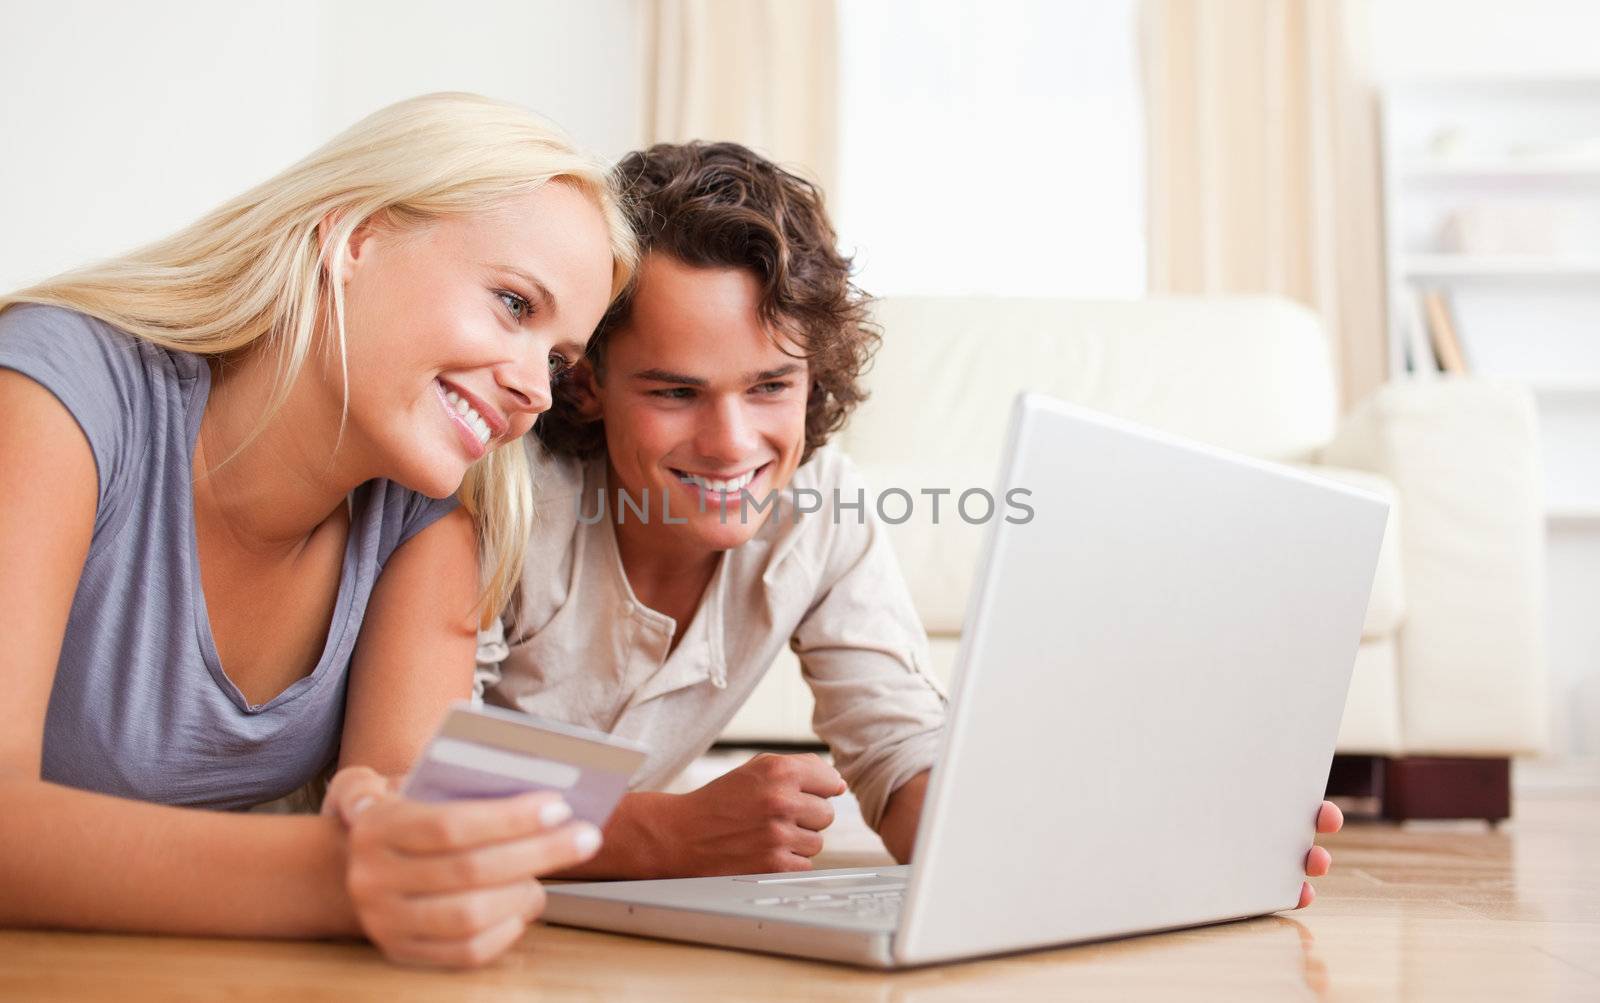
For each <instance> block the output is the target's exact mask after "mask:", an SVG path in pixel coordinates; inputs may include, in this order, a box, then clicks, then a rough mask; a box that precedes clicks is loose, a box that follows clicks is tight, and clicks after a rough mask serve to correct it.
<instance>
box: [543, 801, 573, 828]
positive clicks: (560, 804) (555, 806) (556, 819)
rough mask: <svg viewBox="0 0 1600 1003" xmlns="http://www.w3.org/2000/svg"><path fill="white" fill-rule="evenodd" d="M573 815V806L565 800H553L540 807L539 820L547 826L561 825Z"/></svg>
mask: <svg viewBox="0 0 1600 1003" xmlns="http://www.w3.org/2000/svg"><path fill="white" fill-rule="evenodd" d="M571 817H572V806H571V805H569V804H567V803H566V802H565V801H552V802H550V803H549V804H547V805H545V806H544V807H543V808H540V809H539V821H540V822H542V823H544V826H545V828H547V829H548V828H551V827H552V826H557V825H560V824H561V823H562V822H565V821H566V820H567V819H569V818H571Z"/></svg>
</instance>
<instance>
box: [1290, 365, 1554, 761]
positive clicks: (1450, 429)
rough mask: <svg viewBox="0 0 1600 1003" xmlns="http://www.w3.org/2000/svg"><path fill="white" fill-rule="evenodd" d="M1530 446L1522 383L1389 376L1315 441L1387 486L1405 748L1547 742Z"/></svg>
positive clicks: (1466, 750) (1528, 748)
mask: <svg viewBox="0 0 1600 1003" xmlns="http://www.w3.org/2000/svg"><path fill="white" fill-rule="evenodd" d="M1539 457H1540V454H1539V442H1538V425H1537V416H1536V411H1535V408H1534V403H1533V398H1532V395H1531V394H1530V393H1529V392H1528V390H1527V389H1526V388H1524V387H1521V386H1519V385H1516V384H1512V383H1505V382H1499V381H1493V380H1485V379H1472V378H1452V379H1444V380H1438V381H1432V382H1428V383H1394V384H1390V385H1388V386H1386V387H1384V388H1383V389H1381V390H1379V391H1378V393H1376V394H1375V395H1373V396H1372V397H1371V398H1369V399H1368V400H1366V401H1365V402H1363V403H1362V404H1361V405H1360V406H1359V407H1357V409H1356V410H1355V411H1354V412H1353V413H1352V414H1351V415H1350V416H1349V417H1348V418H1347V419H1346V420H1345V422H1344V423H1343V425H1342V426H1341V428H1340V429H1339V432H1338V434H1337V435H1336V436H1335V438H1334V441H1333V442H1332V443H1331V444H1330V445H1329V446H1328V447H1327V448H1326V449H1325V450H1324V451H1323V454H1322V459H1323V461H1324V462H1326V463H1331V464H1336V465H1339V466H1344V467H1354V468H1356V469H1361V470H1370V471H1372V472H1374V473H1378V474H1382V475H1383V476H1385V477H1387V478H1389V479H1390V480H1391V481H1392V482H1394V484H1395V486H1396V487H1397V488H1398V489H1399V492H1400V497H1401V505H1400V519H1401V529H1400V544H1401V557H1400V566H1401V568H1402V571H1403V574H1404V575H1405V597H1406V612H1405V622H1404V625H1403V626H1402V627H1401V629H1400V634H1399V671H1400V704H1401V706H1400V719H1401V737H1402V741H1403V742H1404V745H1405V751H1406V752H1408V753H1432V754H1439V755H1491V754H1492V755H1506V754H1512V753H1531V752H1537V751H1540V750H1542V749H1543V748H1544V746H1545V744H1546V742H1547V740H1548V721H1549V715H1548V709H1547V699H1548V697H1547V691H1546V680H1545V652H1544V627H1543V616H1544V609H1543V607H1544V601H1543V599H1544V511H1543V496H1542V487H1541V485H1542V471H1541V467H1540V458H1539Z"/></svg>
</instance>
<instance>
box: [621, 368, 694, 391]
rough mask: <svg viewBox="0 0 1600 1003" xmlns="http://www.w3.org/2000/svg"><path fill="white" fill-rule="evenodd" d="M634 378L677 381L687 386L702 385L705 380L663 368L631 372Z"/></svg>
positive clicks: (667, 381)
mask: <svg viewBox="0 0 1600 1003" xmlns="http://www.w3.org/2000/svg"><path fill="white" fill-rule="evenodd" d="M633 378H634V379H636V380H648V381H650V382H651V383H679V384H682V385H684V386H687V387H703V386H706V385H707V381H706V380H705V379H702V378H701V377H699V376H685V375H683V374H682V373H673V372H669V371H667V370H665V369H641V370H639V371H638V372H636V373H634V374H633Z"/></svg>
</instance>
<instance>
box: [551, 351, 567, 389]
mask: <svg viewBox="0 0 1600 1003" xmlns="http://www.w3.org/2000/svg"><path fill="white" fill-rule="evenodd" d="M549 365H550V382H552V383H560V382H561V381H562V380H564V379H566V377H567V375H568V374H569V373H571V372H572V363H571V362H568V361H567V359H566V357H565V356H564V355H562V354H561V353H560V352H551V353H550V362H549Z"/></svg>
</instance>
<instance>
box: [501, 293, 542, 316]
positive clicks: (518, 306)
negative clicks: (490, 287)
mask: <svg viewBox="0 0 1600 1003" xmlns="http://www.w3.org/2000/svg"><path fill="white" fill-rule="evenodd" d="M495 295H496V296H498V297H500V302H502V303H504V304H505V305H506V309H507V310H509V311H511V316H512V317H513V318H515V319H516V320H519V321H520V320H526V319H528V315H529V314H531V313H533V304H532V303H529V302H528V301H527V300H526V299H524V298H523V297H521V296H518V295H517V294H516V293H513V292H507V291H506V290H504V289H501V290H499V291H498V292H496V293H495Z"/></svg>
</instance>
